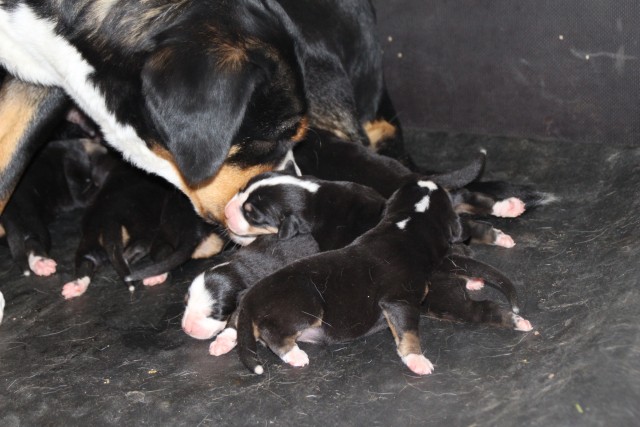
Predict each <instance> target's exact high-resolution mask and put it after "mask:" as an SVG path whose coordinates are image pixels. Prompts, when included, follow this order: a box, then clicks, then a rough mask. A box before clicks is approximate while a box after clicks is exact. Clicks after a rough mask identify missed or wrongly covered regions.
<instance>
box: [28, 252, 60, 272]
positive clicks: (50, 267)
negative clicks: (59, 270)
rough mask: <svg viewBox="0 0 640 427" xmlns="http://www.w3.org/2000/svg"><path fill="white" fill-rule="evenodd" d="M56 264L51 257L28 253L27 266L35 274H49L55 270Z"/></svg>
mask: <svg viewBox="0 0 640 427" xmlns="http://www.w3.org/2000/svg"><path fill="white" fill-rule="evenodd" d="M57 265H58V264H57V263H56V262H55V261H54V260H52V259H51V258H45V257H42V256H38V255H29V268H30V269H31V271H33V272H34V273H35V274H36V275H37V276H51V275H52V274H54V273H55V272H56V267H57Z"/></svg>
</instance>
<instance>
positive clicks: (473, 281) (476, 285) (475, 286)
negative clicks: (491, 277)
mask: <svg viewBox="0 0 640 427" xmlns="http://www.w3.org/2000/svg"><path fill="white" fill-rule="evenodd" d="M465 287H466V288H467V289H468V290H470V291H479V290H481V289H482V288H484V280H482V279H478V278H468V279H467V284H466V285H465Z"/></svg>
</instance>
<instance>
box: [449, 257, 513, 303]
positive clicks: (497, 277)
mask: <svg viewBox="0 0 640 427" xmlns="http://www.w3.org/2000/svg"><path fill="white" fill-rule="evenodd" d="M446 261H447V262H448V263H449V268H450V269H451V271H452V272H462V273H464V274H468V275H470V276H474V277H481V278H483V279H485V280H486V281H487V283H488V284H489V286H491V287H492V288H494V289H497V290H498V291H500V292H501V293H502V294H503V295H504V296H505V297H507V300H508V301H509V304H510V305H511V310H512V311H513V312H514V313H516V314H518V313H519V312H520V307H519V305H518V294H517V292H516V288H515V286H513V282H512V281H511V280H510V279H509V278H508V277H507V276H505V275H504V274H502V273H501V272H500V271H499V270H498V269H496V268H494V267H492V266H490V265H489V264H485V263H483V262H480V261H477V260H475V259H473V258H469V257H466V256H462V255H451V256H449V257H447V258H446Z"/></svg>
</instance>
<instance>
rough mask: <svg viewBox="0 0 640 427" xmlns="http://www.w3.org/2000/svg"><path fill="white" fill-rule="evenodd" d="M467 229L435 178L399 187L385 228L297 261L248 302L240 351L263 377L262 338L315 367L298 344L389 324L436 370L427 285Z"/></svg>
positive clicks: (403, 350)
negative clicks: (428, 341) (426, 341)
mask: <svg viewBox="0 0 640 427" xmlns="http://www.w3.org/2000/svg"><path fill="white" fill-rule="evenodd" d="M460 232H461V227H460V223H459V219H458V216H457V215H456V213H455V212H454V210H453V207H452V205H451V200H450V199H449V195H448V194H447V192H446V191H445V190H444V189H443V188H441V187H439V186H438V185H436V184H435V183H434V182H433V181H416V180H413V181H412V182H409V183H407V184H405V185H403V186H402V187H401V188H400V189H398V190H397V191H396V192H395V193H394V194H393V195H392V196H391V198H390V199H389V201H388V202H387V204H386V206H385V210H384V214H383V217H382V220H381V221H380V223H379V224H378V225H377V226H376V227H375V228H373V229H371V230H370V231H368V232H367V233H365V234H363V235H362V236H360V237H359V238H358V239H356V240H355V241H354V242H353V243H352V244H350V245H348V246H347V247H345V248H343V249H340V250H335V251H329V252H325V253H321V254H318V255H315V256H313V257H308V258H305V259H303V260H300V261H297V262H294V263H293V264H290V265H289V266H287V267H285V268H283V269H281V270H279V271H278V272H276V273H275V274H273V275H271V276H269V277H268V278H266V279H264V280H262V281H260V282H259V283H258V284H256V285H255V286H254V287H253V288H251V289H250V290H249V291H248V292H247V293H246V295H245V296H244V297H243V299H242V302H241V304H240V307H239V314H238V351H239V355H240V359H241V360H242V362H243V363H244V364H245V366H247V368H249V370H251V371H252V372H255V373H256V374H261V373H263V372H264V369H263V367H262V366H261V365H260V364H259V362H258V360H257V359H256V352H257V347H256V340H257V339H258V340H261V341H262V342H264V343H265V344H266V345H267V346H268V347H269V348H270V349H271V350H272V351H273V352H274V353H276V354H277V355H278V356H280V358H282V360H283V361H285V362H286V363H289V364H290V365H292V366H305V365H307V364H308V363H309V359H308V357H307V354H306V353H305V352H304V351H302V350H301V349H300V348H298V346H297V344H296V341H306V342H316V343H320V342H322V343H337V342H344V341H349V340H353V339H355V338H358V337H361V336H363V335H367V334H370V333H373V332H375V331H377V330H379V329H381V328H383V327H384V326H385V325H388V326H389V327H390V329H391V331H392V333H393V336H394V338H395V340H396V346H397V350H398V354H399V355H400V357H401V358H402V361H403V362H404V363H405V364H406V365H407V366H408V367H409V369H411V371H412V372H414V373H416V374H418V375H426V374H429V373H431V372H432V370H433V365H432V364H431V362H430V361H429V360H428V359H427V358H425V357H424V356H423V355H422V350H421V347H420V339H419V331H418V326H419V322H420V308H419V307H420V303H421V302H422V300H423V299H424V297H425V294H426V292H427V280H428V278H429V276H430V275H431V274H432V273H433V271H434V270H435V269H437V267H438V266H439V265H440V264H441V263H442V260H443V259H444V257H445V256H446V254H447V252H448V251H449V248H450V245H451V243H453V242H455V241H457V240H458V238H459V235H460Z"/></svg>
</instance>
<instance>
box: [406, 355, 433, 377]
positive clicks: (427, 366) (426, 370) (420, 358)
mask: <svg viewBox="0 0 640 427" xmlns="http://www.w3.org/2000/svg"><path fill="white" fill-rule="evenodd" d="M402 361H403V362H404V364H405V365H407V367H408V368H409V369H411V372H413V373H414V374H418V375H429V374H430V373H432V372H433V364H432V363H431V362H430V361H429V359H427V358H426V357H424V355H422V354H409V355H407V356H405V357H403V358H402Z"/></svg>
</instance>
